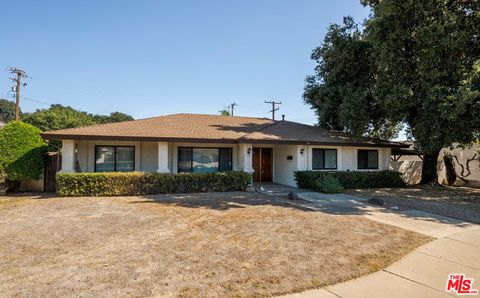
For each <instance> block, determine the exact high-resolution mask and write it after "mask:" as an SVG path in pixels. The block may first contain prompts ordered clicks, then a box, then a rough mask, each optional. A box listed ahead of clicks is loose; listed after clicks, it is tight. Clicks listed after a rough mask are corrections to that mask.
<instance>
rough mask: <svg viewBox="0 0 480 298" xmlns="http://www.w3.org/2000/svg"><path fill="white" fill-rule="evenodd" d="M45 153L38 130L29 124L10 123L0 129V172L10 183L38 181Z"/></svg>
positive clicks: (44, 145)
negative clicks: (29, 180)
mask: <svg viewBox="0 0 480 298" xmlns="http://www.w3.org/2000/svg"><path fill="white" fill-rule="evenodd" d="M45 151H46V144H45V142H44V141H43V139H42V137H41V136H40V130H39V129H38V128H36V127H34V126H32V125H30V124H26V123H23V122H19V121H11V122H9V123H8V124H7V125H6V126H5V127H3V128H2V129H0V152H1V153H2V154H1V155H0V170H2V171H3V172H4V173H5V174H6V175H7V179H8V180H10V181H22V180H28V179H38V177H39V176H40V174H41V173H42V171H43V167H44V154H45Z"/></svg>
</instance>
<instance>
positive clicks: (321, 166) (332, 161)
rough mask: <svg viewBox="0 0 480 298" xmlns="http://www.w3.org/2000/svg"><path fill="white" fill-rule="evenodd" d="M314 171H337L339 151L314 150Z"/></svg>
mask: <svg viewBox="0 0 480 298" xmlns="http://www.w3.org/2000/svg"><path fill="white" fill-rule="evenodd" d="M312 169H314V170H335V169H337V149H313V152H312Z"/></svg>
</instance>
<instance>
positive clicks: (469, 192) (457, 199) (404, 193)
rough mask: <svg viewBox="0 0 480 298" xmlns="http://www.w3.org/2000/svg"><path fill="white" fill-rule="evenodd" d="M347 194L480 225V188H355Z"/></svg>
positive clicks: (418, 186) (419, 186)
mask: <svg viewBox="0 0 480 298" xmlns="http://www.w3.org/2000/svg"><path fill="white" fill-rule="evenodd" d="M347 193H349V194H352V195H359V196H362V197H376V198H381V199H383V200H385V201H387V202H388V203H389V204H393V205H401V206H405V207H410V208H415V209H420V210H426V211H430V212H433V213H437V214H442V215H446V216H451V217H456V218H461V219H465V220H469V221H472V222H476V223H480V189H475V188H468V187H450V186H421V185H417V186H409V187H402V188H377V189H375V188H373V189H354V190H348V191H347Z"/></svg>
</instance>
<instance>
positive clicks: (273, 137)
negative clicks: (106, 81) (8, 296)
mask: <svg viewBox="0 0 480 298" xmlns="http://www.w3.org/2000/svg"><path fill="white" fill-rule="evenodd" d="M42 136H43V137H44V138H45V139H50V140H62V139H90V140H92V139H95V140H112V139H114V140H138V141H140V140H143V141H186V142H188V141H195V142H230V143H237V142H242V141H243V142H247V141H248V142H255V143H261V142H263V143H290V144H309V143H310V144H335V145H365V146H385V147H399V146H402V145H401V144H399V143H394V142H387V141H382V140H376V139H369V138H361V139H354V138H349V137H347V136H346V135H344V134H342V133H338V132H332V131H329V130H325V129H321V128H319V127H314V126H310V125H305V124H300V123H295V122H290V121H275V122H274V121H272V120H270V119H266V118H253V117H229V116H220V115H201V114H174V115H167V116H160V117H154V118H147V119H140V120H133V121H125V122H118V123H109V124H100V125H92V126H85V127H78V128H69V129H61V130H54V131H49V132H44V133H43V134H42Z"/></svg>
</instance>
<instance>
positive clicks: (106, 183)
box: [57, 172, 251, 197]
mask: <svg viewBox="0 0 480 298" xmlns="http://www.w3.org/2000/svg"><path fill="white" fill-rule="evenodd" d="M250 180H251V175H250V174H248V173H245V172H222V173H208V174H200V173H195V174H191V173H185V174H160V173H142V172H130V173H58V174H57V193H58V195H60V196H73V197H79V196H131V195H147V194H161V193H188V192H210V191H242V190H245V189H246V187H247V185H248V184H249V183H250Z"/></svg>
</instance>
